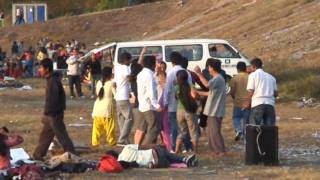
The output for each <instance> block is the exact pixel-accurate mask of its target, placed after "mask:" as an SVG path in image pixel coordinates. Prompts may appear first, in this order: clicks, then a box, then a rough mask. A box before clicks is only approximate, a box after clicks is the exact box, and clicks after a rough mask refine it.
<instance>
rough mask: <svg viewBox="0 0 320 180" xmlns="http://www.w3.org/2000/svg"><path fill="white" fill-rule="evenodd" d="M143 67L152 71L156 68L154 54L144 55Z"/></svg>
mask: <svg viewBox="0 0 320 180" xmlns="http://www.w3.org/2000/svg"><path fill="white" fill-rule="evenodd" d="M143 67H145V68H148V69H150V70H152V71H154V70H155V68H156V58H155V57H154V56H144V58H143Z"/></svg>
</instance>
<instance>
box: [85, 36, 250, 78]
mask: <svg viewBox="0 0 320 180" xmlns="http://www.w3.org/2000/svg"><path fill="white" fill-rule="evenodd" d="M144 47H147V53H146V54H145V55H153V56H155V57H156V58H157V59H158V60H163V61H165V62H166V63H167V66H168V70H170V69H171V68H172V66H171V63H170V59H169V56H170V54H171V52H173V51H177V52H180V53H181V54H182V55H183V56H184V57H186V58H187V59H188V60H189V66H188V69H190V70H192V69H193V68H194V67H195V66H197V65H198V66H200V67H201V68H202V69H204V68H205V65H206V61H207V59H208V58H215V59H219V60H221V62H222V68H223V69H224V70H225V71H226V74H227V75H228V76H230V78H231V77H232V76H234V75H235V74H237V69H236V65H237V63H238V62H239V61H243V62H245V63H246V64H247V65H249V62H248V59H247V58H245V57H244V56H243V55H242V54H241V53H240V52H239V51H238V50H237V49H236V48H234V47H233V46H231V45H230V43H229V42H227V41H225V40H220V39H185V40H160V41H136V42H119V43H110V44H107V45H104V46H102V47H99V48H96V49H93V50H91V51H90V52H89V53H88V54H86V55H85V57H88V56H89V55H90V54H91V53H98V52H102V53H103V57H104V63H112V64H117V63H118V59H119V56H120V54H121V53H123V52H129V53H130V54H131V55H132V58H133V59H136V58H139V56H140V53H141V50H142V48H144Z"/></svg>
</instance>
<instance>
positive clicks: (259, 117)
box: [250, 104, 276, 126]
mask: <svg viewBox="0 0 320 180" xmlns="http://www.w3.org/2000/svg"><path fill="white" fill-rule="evenodd" d="M250 123H251V124H256V125H268V126H274V125H275V124H276V112H275V109H274V106H272V105H269V104H261V105H259V106H256V107H253V108H252V109H251V115H250Z"/></svg>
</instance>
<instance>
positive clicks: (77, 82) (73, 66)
mask: <svg viewBox="0 0 320 180" xmlns="http://www.w3.org/2000/svg"><path fill="white" fill-rule="evenodd" d="M78 59H79V51H78V49H73V51H72V56H70V57H69V58H68V59H67V64H68V71H67V75H68V79H69V87H70V98H71V99H72V98H74V91H73V88H74V86H76V90H77V94H78V97H80V98H84V96H83V94H82V91H81V79H80V72H79V63H80V62H79V61H78Z"/></svg>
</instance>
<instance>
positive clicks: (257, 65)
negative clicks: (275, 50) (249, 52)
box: [250, 58, 263, 72]
mask: <svg viewBox="0 0 320 180" xmlns="http://www.w3.org/2000/svg"><path fill="white" fill-rule="evenodd" d="M250 64H251V71H253V72H254V71H256V70H257V69H262V65H263V64H262V61H261V59H259V58H254V59H252V60H251V62H250Z"/></svg>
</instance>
